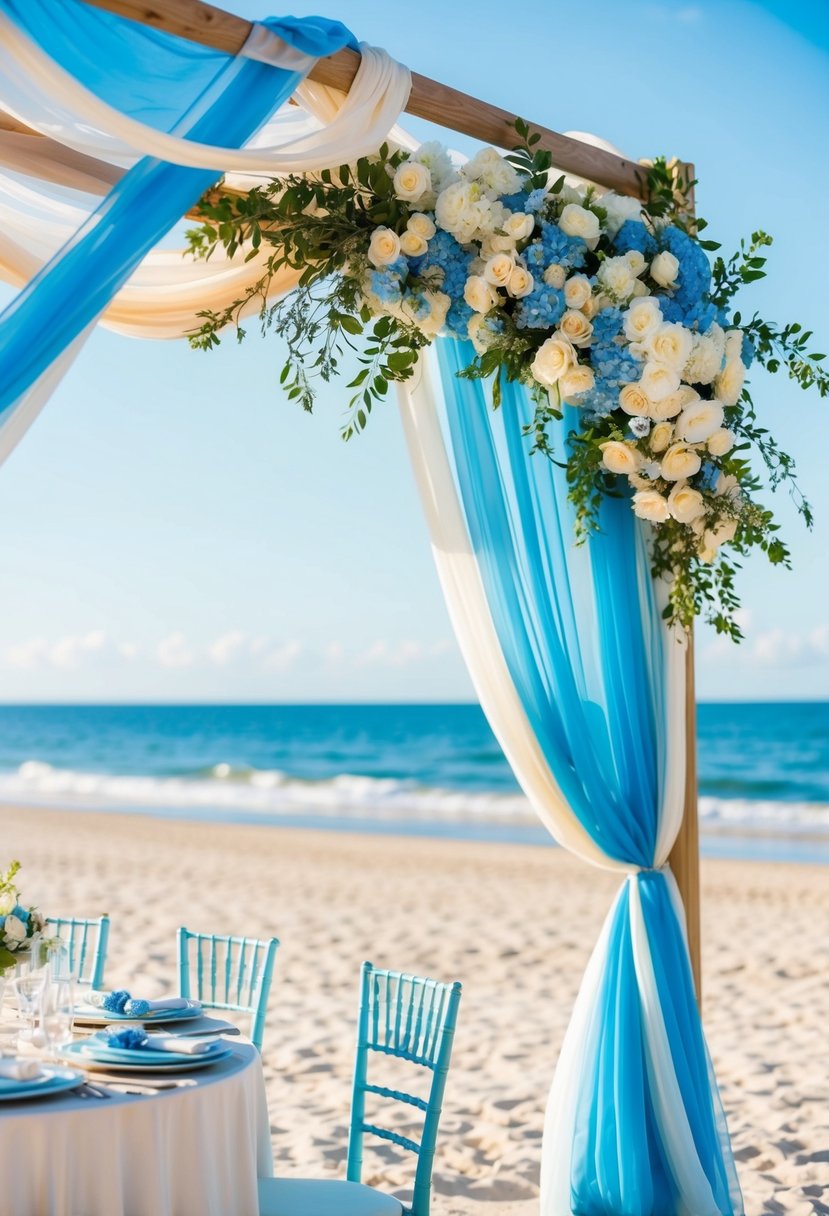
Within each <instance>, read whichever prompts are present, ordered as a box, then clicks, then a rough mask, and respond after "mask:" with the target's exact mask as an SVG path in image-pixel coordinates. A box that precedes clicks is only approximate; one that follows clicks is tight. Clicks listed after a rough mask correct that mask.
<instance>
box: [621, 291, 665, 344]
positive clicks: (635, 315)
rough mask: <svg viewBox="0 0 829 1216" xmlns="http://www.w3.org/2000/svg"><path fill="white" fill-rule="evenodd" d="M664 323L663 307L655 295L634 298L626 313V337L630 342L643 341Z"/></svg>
mask: <svg viewBox="0 0 829 1216" xmlns="http://www.w3.org/2000/svg"><path fill="white" fill-rule="evenodd" d="M661 324H662V309H661V308H660V307H659V301H658V300H657V299H656V298H655V297H654V296H644V297H643V298H642V299H641V300H634V301H633V303H632V304H631V306H630V308H628V310H627V312H626V313H625V337H626V338H627V340H628V342H643V341H644V340H645V339H646V338H647V337H649V336H650V334H652V333H653V332H654V330H655V329H656V328H657V326H659V325H661Z"/></svg>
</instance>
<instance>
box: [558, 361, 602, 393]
mask: <svg viewBox="0 0 829 1216" xmlns="http://www.w3.org/2000/svg"><path fill="white" fill-rule="evenodd" d="M595 383H596V377H595V375H594V374H593V369H592V367H587V366H586V365H585V364H584V363H579V364H578V365H577V366H576V367H571V368H570V369H569V370H568V371H566V372H565V373H564V375H563V376H562V377H561V379H560V380H559V382H558V387H559V392H560V393H561V399H562V401H570V400H571V399H572V398H573V397H580V396H581V395H582V393H589V392H590V390H591V389H592V388H593V386H594V385H595Z"/></svg>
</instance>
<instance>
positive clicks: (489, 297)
mask: <svg viewBox="0 0 829 1216" xmlns="http://www.w3.org/2000/svg"><path fill="white" fill-rule="evenodd" d="M463 298H464V300H466V302H467V304H468V305H469V307H470V308H474V310H475V312H489V310H490V308H494V307H495V305H496V304H497V303H498V293H497V292H496V290H495V288H494V287H493V286H492V284H491V283H487V281H486V279H485V278H484V277H483V275H480V274H471V275H470V276H469V278H468V279H467V280H466V284H465V286H464V289H463Z"/></svg>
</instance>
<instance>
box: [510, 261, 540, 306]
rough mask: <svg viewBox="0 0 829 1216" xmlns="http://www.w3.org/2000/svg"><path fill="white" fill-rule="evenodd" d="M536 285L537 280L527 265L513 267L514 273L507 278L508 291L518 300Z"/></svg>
mask: <svg viewBox="0 0 829 1216" xmlns="http://www.w3.org/2000/svg"><path fill="white" fill-rule="evenodd" d="M534 287H535V280H534V278H533V277H532V275H531V274H530V272H529V270H527V268H526V267H525V266H515V267H513V271H512V274H511V275H510V277H509V279H508V280H507V291H508V292H509V294H510V295H511V296H513V297H514V298H515V299H516V300H520V299H521V298H522V297H523V296H528V295H529V294H530V292H531V291H532V289H533V288H534Z"/></svg>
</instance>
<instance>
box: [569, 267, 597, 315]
mask: <svg viewBox="0 0 829 1216" xmlns="http://www.w3.org/2000/svg"><path fill="white" fill-rule="evenodd" d="M592 298H593V287H592V286H591V283H590V280H589V279H588V278H586V277H585V276H584V275H583V274H574V275H572V276H571V277H570V278H569V279H568V280H567V282H566V283H565V284H564V303H565V304H566V305H567V307H568V308H580V309H584V306H585V304H587V302H588V301H589V300H592Z"/></svg>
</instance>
